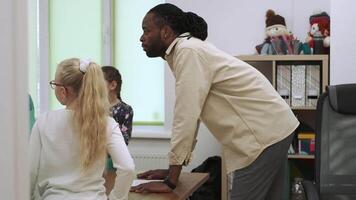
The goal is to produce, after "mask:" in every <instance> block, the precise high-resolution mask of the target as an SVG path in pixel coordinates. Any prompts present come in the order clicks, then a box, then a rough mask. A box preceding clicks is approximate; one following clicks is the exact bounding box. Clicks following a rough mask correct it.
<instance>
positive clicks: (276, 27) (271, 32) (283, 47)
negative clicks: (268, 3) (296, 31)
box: [255, 9, 293, 55]
mask: <svg viewBox="0 0 356 200" xmlns="http://www.w3.org/2000/svg"><path fill="white" fill-rule="evenodd" d="M265 33H266V38H265V41H264V42H263V43H262V44H259V45H257V46H256V47H255V48H256V50H257V52H258V53H259V54H261V55H271V54H288V52H290V51H291V49H290V46H289V45H288V44H289V42H288V41H290V40H291V38H292V37H293V36H292V34H291V33H290V31H289V30H288V29H287V26H286V22H285V20H284V17H282V16H280V15H277V14H276V13H275V12H274V11H273V10H271V9H269V10H267V12H266V29H265Z"/></svg>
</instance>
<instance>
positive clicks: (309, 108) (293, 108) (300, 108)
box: [291, 106, 316, 110]
mask: <svg viewBox="0 0 356 200" xmlns="http://www.w3.org/2000/svg"><path fill="white" fill-rule="evenodd" d="M291 109H292V110H316V107H306V106H303V107H291Z"/></svg>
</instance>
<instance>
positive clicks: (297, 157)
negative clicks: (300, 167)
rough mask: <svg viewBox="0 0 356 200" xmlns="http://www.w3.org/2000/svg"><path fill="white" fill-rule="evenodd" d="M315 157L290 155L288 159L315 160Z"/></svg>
mask: <svg viewBox="0 0 356 200" xmlns="http://www.w3.org/2000/svg"><path fill="white" fill-rule="evenodd" d="M314 158H315V156H314V155H302V154H289V155H288V159H314Z"/></svg>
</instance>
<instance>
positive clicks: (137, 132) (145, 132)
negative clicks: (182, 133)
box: [132, 126, 171, 139]
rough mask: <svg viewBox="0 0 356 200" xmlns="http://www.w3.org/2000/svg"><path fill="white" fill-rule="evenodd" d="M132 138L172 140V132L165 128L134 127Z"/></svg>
mask: <svg viewBox="0 0 356 200" xmlns="http://www.w3.org/2000/svg"><path fill="white" fill-rule="evenodd" d="M132 138H157V139H170V138H171V132H170V131H169V130H166V129H165V128H164V127H163V126H134V127H133V130H132Z"/></svg>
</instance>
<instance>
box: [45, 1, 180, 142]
mask: <svg viewBox="0 0 356 200" xmlns="http://www.w3.org/2000/svg"><path fill="white" fill-rule="evenodd" d="M38 3H39V5H38V8H39V11H38V12H39V13H38V16H39V19H38V21H39V28H38V34H39V36H38V38H39V44H38V45H39V54H38V55H39V68H40V70H39V71H40V72H39V92H38V93H39V102H38V105H39V112H38V113H44V112H46V111H48V110H49V108H50V92H51V91H50V89H49V87H48V83H49V81H50V80H49V77H50V66H49V20H48V19H49V8H48V6H49V3H48V0H38ZM102 3H103V6H102V9H103V12H102V13H103V17H102V19H103V30H102V31H103V44H102V58H103V65H113V60H114V59H113V28H114V27H113V9H112V8H113V2H112V0H103V1H102ZM166 65H167V64H166ZM166 65H165V66H164V79H165V80H164V94H165V96H164V111H165V115H164V116H165V117H164V123H163V124H164V125H163V126H142V125H134V126H133V131H132V137H133V138H170V137H171V128H172V125H171V124H172V121H173V120H172V119H173V107H174V106H173V104H174V79H173V76H172V74H171V72H170V70H169V67H168V66H166ZM166 111H168V112H166Z"/></svg>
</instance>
